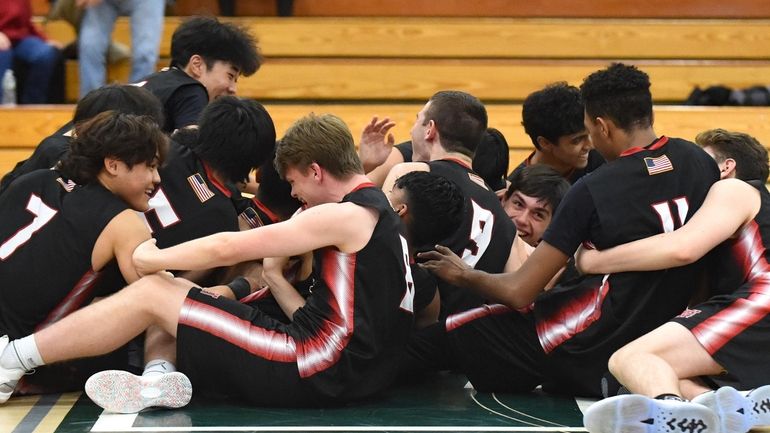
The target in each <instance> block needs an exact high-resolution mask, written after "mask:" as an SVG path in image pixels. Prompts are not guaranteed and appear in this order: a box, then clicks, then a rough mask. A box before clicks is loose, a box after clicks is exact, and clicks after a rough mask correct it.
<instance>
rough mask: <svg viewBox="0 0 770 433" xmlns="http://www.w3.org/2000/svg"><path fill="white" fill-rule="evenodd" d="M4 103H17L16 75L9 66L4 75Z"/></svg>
mask: <svg viewBox="0 0 770 433" xmlns="http://www.w3.org/2000/svg"><path fill="white" fill-rule="evenodd" d="M2 104H3V105H16V77H14V76H13V71H12V70H11V69H10V68H8V69H6V70H5V74H4V75H3V102H2Z"/></svg>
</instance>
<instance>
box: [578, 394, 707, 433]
mask: <svg viewBox="0 0 770 433" xmlns="http://www.w3.org/2000/svg"><path fill="white" fill-rule="evenodd" d="M583 423H584V424H585V427H586V430H588V431H589V432H591V433H719V431H720V430H719V420H718V419H717V416H716V414H714V412H713V411H712V410H711V409H709V408H707V407H705V406H702V405H700V404H695V403H690V402H685V401H677V400H656V399H653V398H649V397H645V396H643V395H639V394H626V395H618V396H615V397H610V398H606V399H604V400H600V401H598V402H596V403H594V404H593V405H591V406H590V407H589V408H588V410H587V411H586V413H585V416H584V417H583Z"/></svg>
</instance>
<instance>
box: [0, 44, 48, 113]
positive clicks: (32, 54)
mask: <svg viewBox="0 0 770 433" xmlns="http://www.w3.org/2000/svg"><path fill="white" fill-rule="evenodd" d="M14 59H15V60H16V61H19V62H22V63H24V64H26V66H27V68H26V71H27V73H26V76H25V79H24V88H22V89H21V91H20V92H19V91H18V89H17V93H18V95H19V103H20V104H46V103H48V88H49V86H50V84H51V76H52V75H53V72H54V69H55V68H56V62H57V61H58V60H59V50H58V49H56V47H53V46H51V45H48V43H46V42H45V41H44V40H42V39H40V38H38V37H37V36H28V37H26V38H24V39H22V40H21V41H19V42H17V43H15V44H14V45H13V47H12V48H11V49H10V50H4V51H0V77H2V76H3V75H5V71H6V69H8V68H11V67H13V61H14ZM16 83H17V85H18V83H19V78H18V77H16Z"/></svg>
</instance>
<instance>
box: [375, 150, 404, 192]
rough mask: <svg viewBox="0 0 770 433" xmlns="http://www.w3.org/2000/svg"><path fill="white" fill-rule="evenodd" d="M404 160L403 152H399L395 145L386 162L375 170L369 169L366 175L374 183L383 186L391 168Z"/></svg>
mask: <svg viewBox="0 0 770 433" xmlns="http://www.w3.org/2000/svg"><path fill="white" fill-rule="evenodd" d="M403 162H404V155H402V154H401V152H399V150H398V149H396V148H395V147H394V148H392V149H391V150H390V154H389V155H388V158H387V159H386V160H385V162H383V163H382V164H381V165H379V166H377V167H376V168H374V169H373V170H371V171H367V172H366V177H368V178H369V180H371V181H372V183H374V184H375V185H377V186H379V187H380V188H382V185H383V184H384V183H385V178H386V177H387V176H388V173H390V170H391V169H392V168H393V167H395V166H396V165H397V164H401V163H403Z"/></svg>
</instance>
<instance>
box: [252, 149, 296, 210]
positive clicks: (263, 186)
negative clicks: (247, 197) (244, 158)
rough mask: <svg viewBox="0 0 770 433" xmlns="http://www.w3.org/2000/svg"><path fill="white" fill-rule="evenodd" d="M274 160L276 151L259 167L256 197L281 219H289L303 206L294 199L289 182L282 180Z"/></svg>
mask: <svg viewBox="0 0 770 433" xmlns="http://www.w3.org/2000/svg"><path fill="white" fill-rule="evenodd" d="M274 159H275V151H273V154H272V155H271V156H270V158H269V159H268V160H267V161H265V162H263V163H262V165H261V166H260V167H259V188H257V195H256V196H257V199H259V201H261V202H262V203H264V205H265V206H267V207H268V208H269V209H270V210H271V211H273V212H275V213H276V214H278V216H279V217H281V219H288V218H289V217H290V216H291V215H292V214H293V213H294V212H295V211H296V210H297V209H299V207H300V206H302V202H300V201H299V200H297V199H296V198H294V197H292V195H291V185H290V184H289V182H286V181H285V180H283V179H281V176H280V175H279V174H278V171H277V170H276V169H275V165H274V164H273V160H274Z"/></svg>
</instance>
